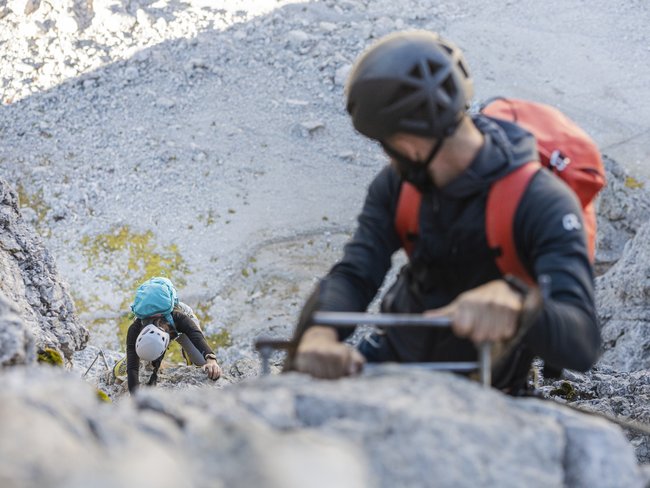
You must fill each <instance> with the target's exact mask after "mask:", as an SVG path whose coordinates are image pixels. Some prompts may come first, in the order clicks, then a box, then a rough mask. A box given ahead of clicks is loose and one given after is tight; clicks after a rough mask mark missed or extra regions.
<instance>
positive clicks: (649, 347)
mask: <svg viewBox="0 0 650 488" xmlns="http://www.w3.org/2000/svg"><path fill="white" fill-rule="evenodd" d="M649 243H650V223H646V224H644V225H643V226H642V227H641V228H640V229H639V231H638V232H637V234H636V236H635V237H634V239H632V240H631V241H630V242H629V243H628V244H627V245H626V247H625V252H624V253H623V257H622V258H621V259H620V260H619V261H618V262H617V263H616V265H614V266H613V267H612V269H610V270H609V272H607V273H606V274H605V275H603V276H601V277H599V278H598V279H597V281H596V296H597V300H598V306H599V308H598V312H599V316H600V320H601V323H602V334H603V340H604V353H603V356H602V358H601V360H600V365H602V366H607V367H610V368H613V369H615V370H617V371H637V370H642V369H648V368H650V328H649V327H648V323H649V322H650V309H649V308H648V297H649V296H650V261H649V260H648V256H649V255H650V253H649V251H650V249H649V246H650V244H649Z"/></svg>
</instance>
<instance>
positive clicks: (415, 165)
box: [381, 138, 445, 193]
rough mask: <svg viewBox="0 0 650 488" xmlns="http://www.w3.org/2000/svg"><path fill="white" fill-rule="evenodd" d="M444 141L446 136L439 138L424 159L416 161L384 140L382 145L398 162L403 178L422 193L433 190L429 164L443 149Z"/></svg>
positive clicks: (398, 168)
mask: <svg viewBox="0 0 650 488" xmlns="http://www.w3.org/2000/svg"><path fill="white" fill-rule="evenodd" d="M444 142H445V138H442V139H438V140H437V141H436V143H435V144H434V145H433V148H431V151H430V152H429V155H428V156H427V157H426V159H425V160H424V161H415V160H412V159H410V158H407V157H406V156H404V155H403V154H401V153H399V152H398V151H396V150H394V149H393V148H392V147H390V146H389V145H388V144H385V143H383V142H382V143H381V145H382V147H383V148H384V151H386V153H388V155H389V156H390V157H392V158H393V159H394V160H395V162H396V163H397V170H398V172H399V174H400V176H401V177H402V179H403V180H404V181H407V182H408V183H410V184H412V185H413V186H414V187H416V188H417V189H418V191H420V192H421V193H428V192H430V191H431V190H433V188H434V186H435V185H434V183H433V180H432V179H431V175H430V174H429V166H431V163H432V162H433V160H434V159H435V158H436V156H437V155H438V153H439V152H440V149H442V145H443V144H444Z"/></svg>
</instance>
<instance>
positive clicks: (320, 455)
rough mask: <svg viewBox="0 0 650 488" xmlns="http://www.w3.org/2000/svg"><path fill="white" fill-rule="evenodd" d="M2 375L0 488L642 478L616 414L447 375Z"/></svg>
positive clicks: (503, 483) (621, 481) (31, 371)
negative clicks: (108, 391) (229, 381)
mask: <svg viewBox="0 0 650 488" xmlns="http://www.w3.org/2000/svg"><path fill="white" fill-rule="evenodd" d="M0 383H1V384H3V389H2V390H0V416H1V418H3V419H11V422H1V423H0V485H2V486H7V487H11V486H22V487H31V486H34V487H36V486H44V485H48V486H51V485H54V486H75V487H76V486H89V485H91V484H92V486H102V487H103V486H107V487H108V486H127V485H128V486H134V485H137V484H138V483H141V482H142V483H144V484H145V485H147V486H160V487H166V486H170V487H171V486H197V487H203V486H206V487H207V486H233V487H237V486H242V487H245V486H246V487H247V486H269V487H276V486H277V487H280V486H282V487H293V486H296V487H298V486H300V487H303V486H310V487H311V486H316V487H319V486H323V487H325V486H328V487H329V486H340V487H346V486H354V487H366V486H367V487H374V486H380V487H391V488H392V487H394V486H410V487H419V486H422V487H425V486H432V485H434V486H439V487H465V486H467V487H470V486H471V487H475V486H488V487H509V486H512V487H515V486H517V487H518V486H528V487H537V486H540V487H541V486H572V487H582V486H584V487H587V486H589V487H611V486H626V487H641V486H643V483H644V479H643V473H642V470H641V469H640V468H639V467H638V465H637V463H636V459H635V456H634V451H633V448H632V446H631V445H630V444H629V443H628V441H627V439H626V438H625V436H624V434H623V433H622V431H621V430H620V429H619V428H618V427H617V426H615V425H613V424H610V423H608V422H606V421H604V420H601V419H598V418H594V417H593V416H589V415H584V414H580V413H576V412H574V411H571V410H569V409H567V408H565V407H563V406H561V405H558V404H555V403H552V402H549V401H543V400H538V399H516V398H511V397H508V396H505V395H503V394H501V393H499V392H497V391H494V390H491V389H485V388H482V387H481V386H479V385H478V384H476V383H474V382H471V381H469V380H467V379H464V378H462V377H458V376H455V375H451V374H445V373H430V372H425V371H414V370H408V371H406V370H404V369H403V368H400V367H399V366H383V367H381V368H378V369H376V370H374V372H373V373H372V374H367V375H363V376H361V377H357V378H348V379H343V380H340V381H318V380H313V379H311V378H309V377H306V376H304V375H298V374H295V373H292V374H284V375H273V376H269V377H265V378H259V379H254V380H245V381H243V382H242V383H239V384H238V385H237V386H227V387H224V388H222V389H219V388H215V387H213V386H202V387H199V386H196V387H193V388H190V389H183V390H179V391H170V390H166V389H162V388H154V389H151V388H149V389H147V388H143V389H142V390H141V391H140V393H139V394H138V395H136V396H134V397H131V398H128V397H123V398H122V399H121V400H120V401H119V402H118V403H117V404H113V405H109V404H104V405H102V404H100V402H99V401H98V399H97V396H96V393H95V392H94V391H93V388H92V387H91V386H90V385H89V384H87V383H84V382H83V381H81V380H80V379H78V378H75V377H74V375H72V374H70V373H66V372H64V371H62V370H59V369H55V368H43V367H41V368H12V369H8V370H5V371H3V372H1V373H0ZM62 391H64V392H65V395H61V393H60V392H62ZM44 433H47V435H44ZM16 439H21V442H20V443H17V442H15V440H16ZM25 446H29V449H25ZM54 452H56V453H57V455H56V456H53V455H52V454H53V453H54ZM91 480H93V481H92V482H91Z"/></svg>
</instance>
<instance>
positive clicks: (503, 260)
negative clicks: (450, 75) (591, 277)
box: [395, 98, 605, 284]
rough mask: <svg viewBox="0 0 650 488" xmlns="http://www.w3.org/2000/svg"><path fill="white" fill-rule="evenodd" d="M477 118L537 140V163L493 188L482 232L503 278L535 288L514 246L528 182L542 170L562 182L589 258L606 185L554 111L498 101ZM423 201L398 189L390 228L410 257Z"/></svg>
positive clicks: (572, 127)
mask: <svg viewBox="0 0 650 488" xmlns="http://www.w3.org/2000/svg"><path fill="white" fill-rule="evenodd" d="M482 113H483V114H485V115H488V116H490V117H493V118H498V119H503V120H507V121H510V122H515V123H517V124H519V125H520V126H521V127H523V128H524V129H526V130H527V131H528V132H531V133H532V134H533V135H534V136H535V139H536V140H537V151H538V152H539V158H540V161H539V162H538V161H530V162H528V163H526V164H524V165H523V166H521V167H519V168H518V169H517V170H515V171H513V172H511V173H509V174H508V175H506V176H505V177H503V178H501V179H500V180H498V181H497V182H495V183H494V184H493V185H492V188H490V192H489V194H488V198H487V205H486V210H485V231H486V234H487V242H488V245H489V246H490V248H491V249H500V250H501V252H500V255H499V256H498V257H497V258H496V262H497V266H498V267H499V270H500V271H501V273H502V274H504V275H506V274H512V275H514V276H517V277H518V278H520V279H522V280H524V281H526V282H527V283H529V284H533V283H534V279H533V278H532V277H531V276H530V275H529V274H528V272H527V271H526V268H525V267H524V265H523V264H522V263H521V260H520V259H519V256H518V254H517V249H516V247H515V240H514V232H513V227H514V220H515V213H516V211H517V208H518V207H519V202H520V201H521V198H522V197H523V195H524V192H525V191H526V188H528V184H529V183H530V181H531V179H532V177H533V176H534V175H535V173H536V172H537V171H539V170H540V169H541V167H542V166H544V167H546V168H547V169H549V170H550V171H551V172H552V173H553V174H554V175H556V176H557V177H558V178H560V179H561V180H562V181H564V182H565V183H566V184H568V185H569V187H570V188H571V189H572V190H573V191H574V193H575V194H576V195H577V197H578V199H579V200H580V204H581V205H582V212H583V219H584V225H585V233H586V236H587V245H588V250H589V258H590V259H591V261H592V262H593V260H594V256H595V248H596V211H595V209H594V205H593V201H594V198H595V197H596V195H597V194H598V192H599V191H600V190H601V188H603V186H604V185H605V169H604V167H603V162H602V160H601V157H600V152H599V150H598V147H597V146H596V144H595V143H594V142H593V141H592V140H591V138H590V137H589V136H588V135H587V134H586V133H585V132H584V131H583V130H582V129H580V127H578V126H577V125H576V124H575V123H574V122H572V121H571V120H570V119H569V118H568V117H566V116H565V115H564V114H562V112H560V111H559V110H557V109H555V108H553V107H550V106H548V105H544V104H541V103H534V102H528V101H525V100H516V99H512V98H508V99H507V98H498V99H495V100H494V101H492V102H490V103H488V104H487V105H486V106H484V107H483V109H482ZM421 199H422V195H421V194H420V192H419V191H418V190H417V189H416V188H415V187H414V186H413V185H411V184H410V183H406V182H405V183H403V184H402V189H401V192H400V197H399V201H398V204H397V212H396V214H395V227H396V230H397V233H398V234H399V236H400V239H401V241H402V246H403V247H404V249H405V250H406V252H407V254H409V255H411V253H412V251H413V242H412V241H411V240H409V236H413V235H417V233H418V227H419V226H418V220H419V209H420V202H421Z"/></svg>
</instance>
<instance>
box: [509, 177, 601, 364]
mask: <svg viewBox="0 0 650 488" xmlns="http://www.w3.org/2000/svg"><path fill="white" fill-rule="evenodd" d="M583 227H584V224H583V221H582V209H581V207H580V204H579V202H578V200H577V198H576V197H575V195H574V194H573V193H572V192H571V191H570V190H569V189H568V188H567V187H566V185H565V184H564V183H563V182H561V181H560V180H559V179H558V178H556V177H555V176H553V175H551V174H550V173H548V172H547V171H542V172H540V173H539V174H537V175H536V176H535V177H534V178H533V180H532V181H531V184H530V187H529V189H528V191H527V192H526V194H525V195H524V197H523V199H522V202H521V204H520V206H519V208H518V210H517V214H516V216H515V229H521V232H517V234H516V235H517V237H516V246H517V249H518V250H519V253H520V255H521V256H522V258H523V262H524V263H527V264H528V267H529V271H530V272H531V273H532V275H533V276H534V277H535V278H536V279H537V280H539V277H540V276H542V275H546V276H548V278H550V287H549V288H550V289H549V290H548V292H549V293H548V297H547V299H546V300H545V301H544V305H543V310H542V313H541V314H540V316H539V318H538V320H537V321H536V322H535V323H534V324H533V326H532V327H531V329H530V330H529V332H528V333H527V335H526V337H525V338H524V343H525V344H526V345H527V346H528V348H529V349H530V350H531V352H532V353H533V354H534V355H536V356H539V357H541V358H542V359H544V361H545V363H546V364H548V365H550V366H553V367H555V368H568V369H573V370H578V371H586V370H587V369H589V368H590V367H591V366H592V365H593V364H594V362H595V361H596V360H597V359H598V355H599V352H600V346H601V336H600V326H599V324H598V318H597V314H596V307H595V302H594V277H593V268H592V266H591V263H590V262H589V258H588V253H587V245H586V237H585V234H584V231H583Z"/></svg>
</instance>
